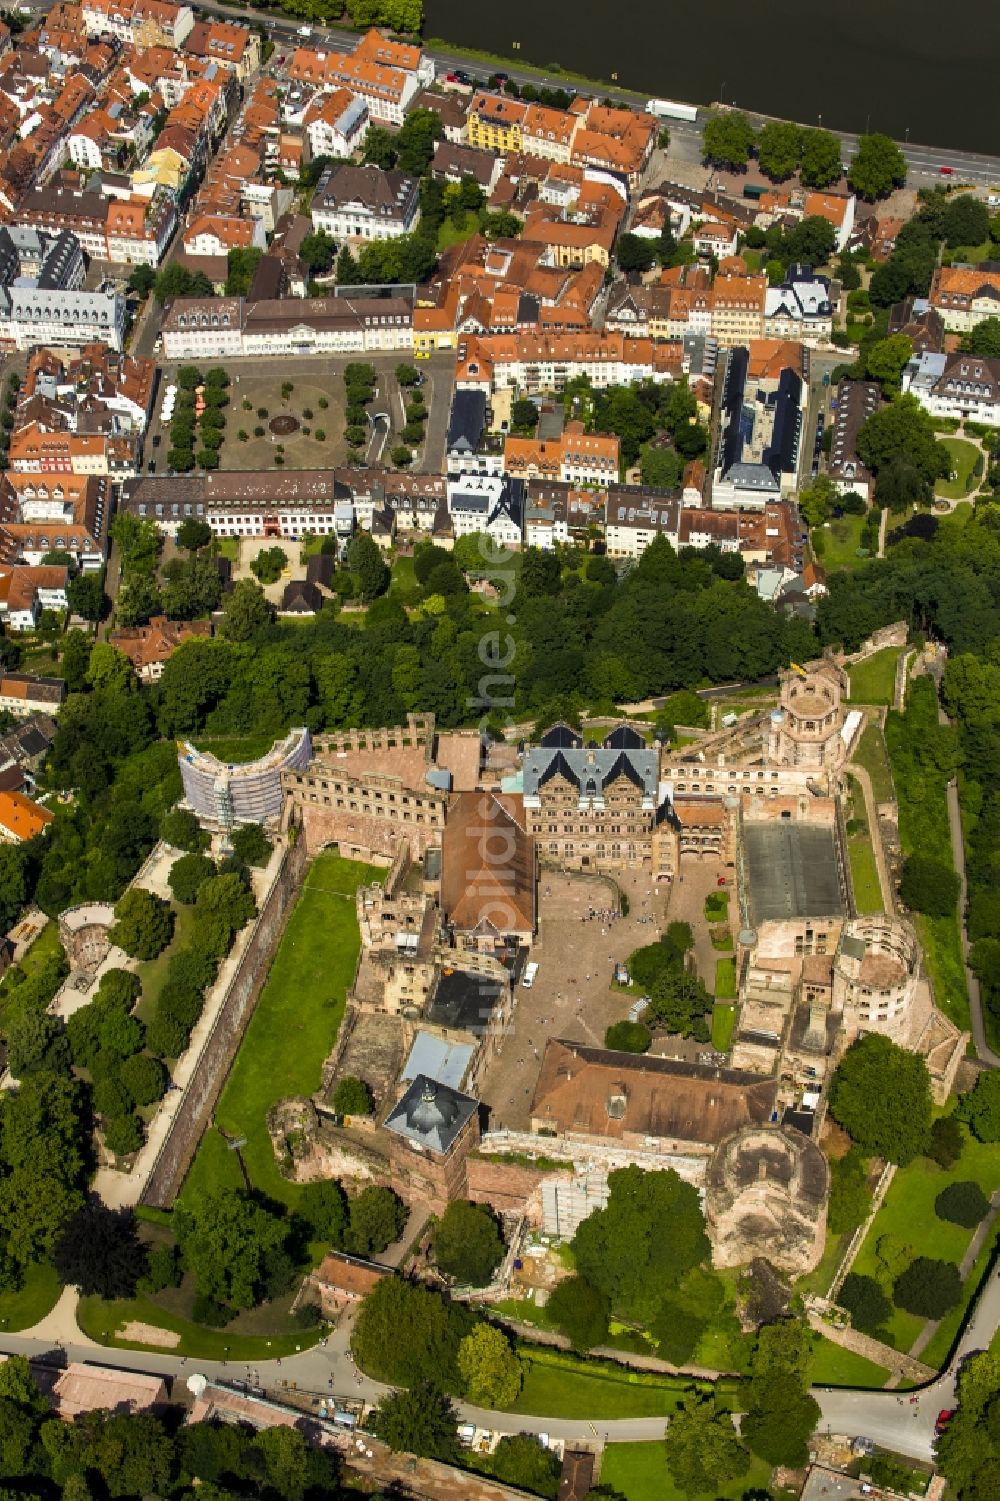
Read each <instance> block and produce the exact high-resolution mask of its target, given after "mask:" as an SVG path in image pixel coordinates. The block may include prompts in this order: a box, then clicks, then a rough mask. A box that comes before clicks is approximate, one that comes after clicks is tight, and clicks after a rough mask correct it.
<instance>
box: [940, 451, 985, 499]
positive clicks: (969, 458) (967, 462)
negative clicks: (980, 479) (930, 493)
mask: <svg viewBox="0 0 1000 1501" xmlns="http://www.w3.org/2000/svg"><path fill="white" fill-rule="evenodd" d="M939 442H940V443H941V446H942V447H943V448H947V450H948V452H949V454H950V455H951V471H952V472H951V475H950V476H949V478H948V479H939V480H938V481H937V484H936V485H935V486H934V493H935V494H936V495H943V496H944V498H945V499H946V500H961V499H962V497H963V496H964V495H968V494H969V493H970V492H971V491H972V490H973V489H974V488H975V484H976V478H975V469H976V464H977V462H978V460H979V458H980V453H979V449H978V448H977V447H976V445H975V444H974V443H970V442H969V440H968V439H967V438H941V439H939Z"/></svg>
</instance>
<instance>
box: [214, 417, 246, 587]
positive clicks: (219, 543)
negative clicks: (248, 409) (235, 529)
mask: <svg viewBox="0 0 1000 1501" xmlns="http://www.w3.org/2000/svg"><path fill="white" fill-rule="evenodd" d="M249 415H250V414H249V413H247V416H249ZM214 546H215V552H216V553H217V554H218V556H219V557H221V558H228V559H229V561H230V563H238V562H239V557H240V539H239V537H216V538H215V544H214Z"/></svg>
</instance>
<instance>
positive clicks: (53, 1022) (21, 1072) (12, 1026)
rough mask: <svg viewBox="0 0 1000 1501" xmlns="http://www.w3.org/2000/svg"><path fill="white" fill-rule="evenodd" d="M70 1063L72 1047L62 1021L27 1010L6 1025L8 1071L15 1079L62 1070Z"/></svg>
mask: <svg viewBox="0 0 1000 1501" xmlns="http://www.w3.org/2000/svg"><path fill="white" fill-rule="evenodd" d="M68 1062H69V1044H68V1043H67V1041H66V1027H65V1024H64V1023H63V1021H62V1019H61V1017H58V1016H50V1015H49V1014H48V1013H47V1012H44V1011H34V1010H30V1011H29V1010H27V1009H26V1010H24V1011H22V1012H20V1013H17V1014H15V1015H14V1017H13V1019H12V1020H11V1021H10V1022H9V1023H8V1024H7V1067H8V1068H9V1069H10V1072H11V1074H12V1075H13V1077H14V1078H15V1079H26V1078H28V1077H29V1076H30V1075H31V1074H37V1073H40V1072H42V1071H49V1070H59V1069H62V1068H65V1067H66V1066H67V1064H68Z"/></svg>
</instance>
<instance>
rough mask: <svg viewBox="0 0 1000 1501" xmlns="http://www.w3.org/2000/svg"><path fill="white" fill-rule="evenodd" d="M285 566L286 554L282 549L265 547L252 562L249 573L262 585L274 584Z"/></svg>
mask: <svg viewBox="0 0 1000 1501" xmlns="http://www.w3.org/2000/svg"><path fill="white" fill-rule="evenodd" d="M287 566H288V554H287V553H286V552H285V550H284V548H283V547H265V548H263V549H262V551H261V552H259V553H258V554H257V556H256V557H255V558H254V559H253V560H252V562H251V564H250V572H251V573H252V574H253V575H254V577H255V578H256V579H258V580H259V582H260V583H262V584H276V583H277V582H278V580H279V579H280V577H281V574H282V570H283V569H284V568H286V567H287Z"/></svg>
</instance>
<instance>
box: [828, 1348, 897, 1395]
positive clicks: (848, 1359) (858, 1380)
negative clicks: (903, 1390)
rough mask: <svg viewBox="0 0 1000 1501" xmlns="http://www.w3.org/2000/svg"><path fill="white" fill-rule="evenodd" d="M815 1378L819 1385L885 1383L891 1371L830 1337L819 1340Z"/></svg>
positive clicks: (877, 1384) (874, 1384)
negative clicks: (845, 1347)
mask: <svg viewBox="0 0 1000 1501" xmlns="http://www.w3.org/2000/svg"><path fill="white" fill-rule="evenodd" d="M812 1379H813V1381H814V1382H815V1384H816V1385H817V1386H870V1387H872V1388H875V1387H880V1386H885V1383H886V1382H887V1381H888V1379H889V1372H888V1371H887V1370H886V1369H885V1367H884V1366H880V1365H876V1364H875V1362H874V1361H873V1360H866V1359H865V1357H864V1356H863V1355H856V1354H855V1353H854V1351H853V1350H845V1349H844V1347H843V1345H835V1344H834V1343H833V1341H832V1340H830V1339H818V1340H817V1341H816V1347H815V1354H814V1356H813V1368H812Z"/></svg>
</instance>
